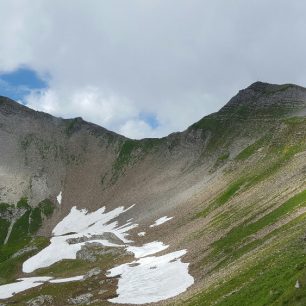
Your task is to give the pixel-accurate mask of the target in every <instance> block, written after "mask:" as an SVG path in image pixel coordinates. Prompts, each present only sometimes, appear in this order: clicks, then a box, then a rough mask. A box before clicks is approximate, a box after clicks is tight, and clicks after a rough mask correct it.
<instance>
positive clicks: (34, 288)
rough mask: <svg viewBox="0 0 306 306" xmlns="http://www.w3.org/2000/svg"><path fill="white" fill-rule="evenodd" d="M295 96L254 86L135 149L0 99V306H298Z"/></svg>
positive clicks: (302, 167) (305, 296)
mask: <svg viewBox="0 0 306 306" xmlns="http://www.w3.org/2000/svg"><path fill="white" fill-rule="evenodd" d="M305 288H306V89H305V88H303V87H300V86H296V85H293V84H284V85H274V84H267V83H262V82H256V83H254V84H252V85H250V86H249V87H248V88H246V89H243V90H241V91H239V93H238V94H237V95H236V96H234V97H233V98H232V99H231V100H230V101H229V102H228V103H227V104H226V105H225V106H224V107H223V108H221V109H220V110H219V111H218V112H216V113H213V114H211V115H208V116H206V117H204V118H203V119H201V120H200V121H198V122H196V123H194V124H193V125H192V126H190V127H189V128H188V129H187V130H185V131H183V132H179V133H173V134H170V135H169V136H167V137H164V138H160V139H157V138H147V139H142V140H133V139H128V138H126V137H123V136H121V135H118V134H116V133H113V132H111V131H108V130H106V129H104V128H102V127H100V126H97V125H95V124H92V123H89V122H86V121H84V120H83V119H82V118H74V119H62V118H56V117H53V116H51V115H49V114H46V113H42V112H37V111H34V110H31V109H29V108H27V107H26V106H23V105H21V104H19V103H17V102H15V101H13V100H10V99H9V98H7V97H0V304H1V305H61V306H62V305H121V304H125V305H132V304H133V305H134V304H147V303H154V305H233V306H237V305H306V293H305V292H306V291H305Z"/></svg>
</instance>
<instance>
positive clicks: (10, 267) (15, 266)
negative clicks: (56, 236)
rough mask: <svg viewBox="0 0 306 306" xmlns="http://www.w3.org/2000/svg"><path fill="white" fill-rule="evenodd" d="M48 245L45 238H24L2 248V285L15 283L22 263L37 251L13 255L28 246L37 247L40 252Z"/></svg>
mask: <svg viewBox="0 0 306 306" xmlns="http://www.w3.org/2000/svg"><path fill="white" fill-rule="evenodd" d="M48 243H49V241H48V239H47V238H45V237H35V238H34V239H32V238H30V237H24V238H23V239H19V240H18V241H17V242H13V243H8V244H6V245H2V246H0V283H7V282H11V281H15V279H16V276H17V275H18V274H19V273H20V271H21V265H22V263H23V262H24V261H25V260H26V259H27V258H29V257H30V256H32V255H34V253H35V250H32V251H30V252H26V253H24V254H21V255H20V256H16V257H14V256H13V255H14V254H16V252H18V251H20V250H22V249H23V248H25V247H28V246H35V247H36V248H37V250H40V249H42V248H44V247H45V246H47V245H48ZM36 252H37V251H36Z"/></svg>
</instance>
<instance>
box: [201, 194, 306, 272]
mask: <svg viewBox="0 0 306 306" xmlns="http://www.w3.org/2000/svg"><path fill="white" fill-rule="evenodd" d="M302 206H306V190H304V191H302V192H300V193H298V194H297V195H295V196H293V197H292V198H290V199H289V200H287V201H286V202H285V203H283V204H282V205H281V206H279V207H277V208H276V209H274V210H273V211H271V212H270V213H268V214H266V215H264V216H263V217H262V218H260V219H258V220H257V221H255V222H252V218H250V219H249V220H246V221H245V222H244V223H243V224H240V225H238V226H236V227H234V228H233V229H232V230H230V231H229V232H228V233H227V234H226V235H225V236H224V237H223V238H220V239H219V240H217V241H215V242H214V243H213V244H212V248H213V251H212V253H211V254H210V255H209V256H208V257H206V258H204V259H203V261H202V264H205V263H207V262H209V261H211V260H214V261H219V263H218V265H217V267H216V268H218V267H220V266H224V265H225V264H227V263H228V262H229V261H233V260H235V259H237V258H239V257H240V256H241V255H243V254H245V253H247V252H248V251H250V250H252V249H254V248H255V247H257V246H258V245H260V244H262V243H263V242H264V241H265V240H266V239H268V238H269V237H270V236H271V235H275V234H276V232H273V234H271V233H270V234H269V235H270V236H269V235H267V237H265V238H264V239H257V240H250V238H251V237H252V236H253V235H254V234H256V233H257V232H259V231H260V230H262V229H264V228H265V227H267V226H269V225H272V224H275V223H276V222H277V221H279V220H280V219H281V218H283V217H285V216H286V215H288V214H290V213H292V212H293V211H294V210H296V209H297V208H299V207H302ZM302 218H303V217H301V219H302ZM292 222H295V221H292Z"/></svg>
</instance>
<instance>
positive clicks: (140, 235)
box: [137, 232, 146, 237]
mask: <svg viewBox="0 0 306 306" xmlns="http://www.w3.org/2000/svg"><path fill="white" fill-rule="evenodd" d="M137 235H138V236H139V237H143V236H145V235H146V232H139V233H138V234H137Z"/></svg>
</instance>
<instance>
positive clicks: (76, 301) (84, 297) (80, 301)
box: [67, 293, 93, 305]
mask: <svg viewBox="0 0 306 306" xmlns="http://www.w3.org/2000/svg"><path fill="white" fill-rule="evenodd" d="M92 297H93V294H91V293H84V294H81V295H79V296H76V297H74V298H70V299H68V300H67V302H68V303H69V304H72V305H86V304H89V303H90V299H91V298H92Z"/></svg>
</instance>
